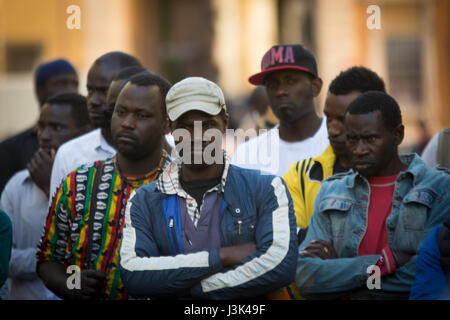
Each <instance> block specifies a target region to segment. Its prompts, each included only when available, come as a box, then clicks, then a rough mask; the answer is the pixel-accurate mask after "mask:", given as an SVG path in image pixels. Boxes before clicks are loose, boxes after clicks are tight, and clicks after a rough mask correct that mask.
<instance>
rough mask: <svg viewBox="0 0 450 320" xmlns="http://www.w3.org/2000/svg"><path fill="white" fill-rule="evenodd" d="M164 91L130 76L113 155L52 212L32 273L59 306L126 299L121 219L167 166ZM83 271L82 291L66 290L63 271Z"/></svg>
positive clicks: (157, 83)
mask: <svg viewBox="0 0 450 320" xmlns="http://www.w3.org/2000/svg"><path fill="white" fill-rule="evenodd" d="M169 88H170V84H169V83H168V82H167V81H166V80H165V79H163V78H161V77H159V76H157V75H154V74H150V73H141V74H136V75H135V76H133V77H132V78H130V80H129V82H128V83H127V84H126V85H125V87H124V88H123V90H121V92H120V94H119V97H118V98H117V103H116V106H115V108H114V113H113V115H112V119H111V135H112V139H113V141H114V145H115V146H116V148H117V154H116V155H115V156H114V157H112V158H109V159H107V160H103V161H96V162H95V163H94V164H93V165H91V166H82V167H80V168H78V169H77V170H75V171H73V172H72V173H71V174H70V175H69V176H68V177H67V178H66V179H65V180H64V181H63V183H62V184H61V186H60V187H59V189H58V191H57V193H56V195H55V197H54V199H53V202H52V205H51V207H50V211H49V215H48V217H47V223H46V227H45V233H44V235H43V237H42V239H41V244H40V247H39V251H38V265H37V270H38V274H39V276H40V277H41V278H42V280H43V281H44V283H45V285H46V286H47V287H48V288H49V289H50V290H52V291H53V292H54V293H55V294H56V295H58V296H59V297H61V298H63V299H93V298H94V299H95V298H97V299H103V298H104V299H126V298H127V296H128V295H127V292H126V290H125V288H124V286H123V283H122V280H121V278H120V274H119V269H118V266H119V247H120V244H121V240H122V228H123V224H124V212H125V207H126V205H127V201H128V199H129V197H130V195H131V194H132V192H133V191H134V190H136V189H137V188H139V187H140V186H142V185H145V184H147V183H149V182H151V181H153V180H155V179H157V178H158V176H159V174H160V172H162V170H163V169H164V168H165V167H166V165H167V164H168V163H169V161H170V158H169V156H168V154H167V152H165V151H164V149H163V139H162V137H163V136H164V133H165V129H166V127H167V115H166V112H165V96H166V94H167V91H168V90H169ZM71 265H76V266H78V267H79V268H80V269H81V275H80V276H81V288H73V289H71V288H69V287H68V286H67V279H68V275H67V273H66V268H67V267H69V266H71Z"/></svg>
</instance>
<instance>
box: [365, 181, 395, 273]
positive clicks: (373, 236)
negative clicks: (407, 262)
mask: <svg viewBox="0 0 450 320" xmlns="http://www.w3.org/2000/svg"><path fill="white" fill-rule="evenodd" d="M397 176H398V174H396V175H394V176H388V177H370V178H369V184H370V199H369V208H368V213H367V229H366V233H365V234H364V237H363V239H362V240H361V243H360V245H359V248H358V255H360V256H363V255H373V254H379V255H382V256H383V258H384V261H382V263H381V273H382V275H383V274H387V273H392V272H394V271H395V260H394V256H393V255H392V251H391V249H390V247H389V244H388V239H387V229H386V219H387V217H389V215H390V214H391V211H392V198H393V196H394V188H395V179H396V178H397Z"/></svg>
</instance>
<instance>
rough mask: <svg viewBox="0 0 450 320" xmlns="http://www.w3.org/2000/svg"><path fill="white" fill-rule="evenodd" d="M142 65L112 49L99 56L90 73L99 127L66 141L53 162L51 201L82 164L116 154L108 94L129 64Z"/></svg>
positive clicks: (91, 97) (95, 122)
mask: <svg viewBox="0 0 450 320" xmlns="http://www.w3.org/2000/svg"><path fill="white" fill-rule="evenodd" d="M131 66H141V63H140V62H139V60H138V59H137V58H135V57H134V56H131V55H129V54H127V53H124V52H120V51H113V52H108V53H106V54H104V55H102V56H100V57H99V58H97V59H96V60H95V61H94V63H93V65H92V66H91V68H90V69H89V72H88V76H87V84H86V86H87V91H88V95H87V100H88V110H89V118H90V119H91V123H92V125H93V126H94V128H95V130H93V131H91V132H88V133H87V134H84V135H82V136H81V137H78V138H77V139H73V140H70V141H68V142H67V143H65V144H63V145H62V146H61V147H60V148H59V150H58V152H57V153H56V156H55V160H54V163H53V168H52V174H51V180H50V194H49V203H51V201H52V197H53V196H54V193H55V192H56V190H57V188H58V187H59V185H60V183H61V181H62V180H63V179H64V178H65V177H66V176H67V175H68V174H69V173H70V172H71V171H72V170H74V169H75V168H77V167H78V166H80V165H82V164H87V163H92V162H94V161H96V160H104V159H106V158H109V157H112V156H114V154H115V153H116V150H115V149H114V147H113V141H112V136H111V128H110V124H111V120H110V115H111V114H110V113H108V106H107V103H106V95H107V92H108V88H109V85H110V84H111V81H112V79H113V78H114V76H115V75H117V73H118V72H119V71H120V70H121V69H123V68H126V67H131Z"/></svg>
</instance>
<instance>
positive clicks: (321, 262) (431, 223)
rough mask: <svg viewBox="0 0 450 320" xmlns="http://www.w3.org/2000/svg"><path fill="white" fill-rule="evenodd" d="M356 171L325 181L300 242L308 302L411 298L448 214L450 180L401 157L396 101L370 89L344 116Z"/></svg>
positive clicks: (300, 273) (302, 288) (302, 286)
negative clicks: (427, 249)
mask: <svg viewBox="0 0 450 320" xmlns="http://www.w3.org/2000/svg"><path fill="white" fill-rule="evenodd" d="M344 125H345V131H346V148H347V149H348V151H349V152H350V158H351V167H352V168H353V170H351V171H347V172H346V173H339V174H336V175H333V176H331V177H329V178H328V179H327V180H325V181H324V182H323V183H322V186H321V187H320V191H319V193H318V195H317V197H316V200H315V203H314V213H313V215H312V218H311V222H310V225H309V228H308V232H307V234H306V238H305V240H304V241H303V242H302V244H301V245H300V249H299V250H300V255H299V259H298V264H297V275H296V283H297V286H298V289H299V292H300V294H302V295H303V296H305V297H307V298H312V299H314V298H318V299H325V298H342V299H380V300H381V299H407V298H408V297H409V291H410V288H411V285H412V284H413V282H414V277H415V272H416V259H417V255H418V252H419V249H420V247H421V245H422V242H423V241H424V239H425V237H426V236H427V234H428V233H429V232H430V231H431V230H432V229H433V228H434V227H436V226H438V225H439V224H441V223H442V222H444V221H445V220H447V219H448V218H449V216H450V210H449V206H450V197H449V195H450V175H449V171H448V170H445V169H439V170H436V169H430V168H426V167H425V164H424V163H423V161H422V159H420V157H419V156H418V155H417V154H406V155H399V153H398V146H399V145H400V143H401V142H402V140H403V137H404V126H403V124H402V117H401V112H400V107H399V105H398V103H397V102H396V101H395V100H394V99H393V98H392V97H391V96H389V95H388V94H386V93H384V92H381V91H368V92H365V93H363V94H361V95H360V96H358V97H357V98H356V99H355V100H353V101H352V102H351V103H350V104H349V105H348V106H347V108H346V111H345V113H344Z"/></svg>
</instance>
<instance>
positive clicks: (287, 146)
mask: <svg viewBox="0 0 450 320" xmlns="http://www.w3.org/2000/svg"><path fill="white" fill-rule="evenodd" d="M249 82H250V83H251V84H254V85H261V84H262V85H264V86H265V88H266V91H267V95H268V97H269V102H270V107H271V108H272V111H273V113H274V114H275V116H276V117H277V118H278V120H279V122H280V124H279V126H276V127H275V128H273V129H271V130H269V131H267V132H262V133H260V134H259V136H257V137H255V138H253V139H250V140H249V141H247V142H245V143H242V144H240V145H239V146H238V148H237V149H236V152H235V153H234V155H233V161H232V162H233V164H236V165H238V166H241V167H244V168H249V169H259V170H263V171H266V172H268V173H271V174H276V175H278V176H283V174H285V173H286V171H287V170H288V169H289V166H290V165H291V164H292V163H294V162H297V161H299V160H302V159H306V158H309V157H314V156H318V155H320V154H322V153H323V152H324V151H325V149H326V148H327V147H328V145H329V141H328V137H327V128H326V121H325V118H324V117H319V116H318V115H317V113H316V110H315V106H314V98H315V97H317V96H318V95H319V93H320V90H321V89H322V79H320V78H319V76H318V72H317V64H316V59H315V58H314V55H313V54H312V53H311V52H310V51H309V50H307V49H305V48H303V46H301V45H300V44H281V45H276V46H273V47H272V48H271V49H270V50H269V51H267V52H266V54H265V55H264V57H263V59H262V63H261V72H259V73H257V74H255V75H253V76H251V77H250V78H249Z"/></svg>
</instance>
